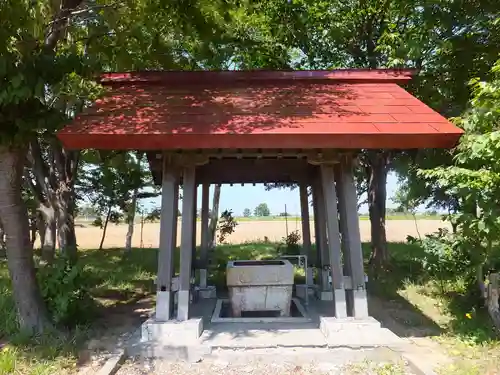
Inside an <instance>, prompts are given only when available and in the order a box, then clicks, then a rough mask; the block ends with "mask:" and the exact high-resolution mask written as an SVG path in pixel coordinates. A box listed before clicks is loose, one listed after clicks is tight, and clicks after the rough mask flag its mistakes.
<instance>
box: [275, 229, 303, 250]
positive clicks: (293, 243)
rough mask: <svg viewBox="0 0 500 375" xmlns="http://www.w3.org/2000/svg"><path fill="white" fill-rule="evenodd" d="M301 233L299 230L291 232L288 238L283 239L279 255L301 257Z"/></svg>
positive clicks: (279, 247)
mask: <svg viewBox="0 0 500 375" xmlns="http://www.w3.org/2000/svg"><path fill="white" fill-rule="evenodd" d="M299 242H300V233H299V231H298V230H294V231H293V232H290V233H289V234H288V236H286V237H283V239H282V240H281V243H280V245H279V246H278V253H281V254H284V255H299V254H300V244H299Z"/></svg>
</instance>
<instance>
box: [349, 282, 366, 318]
mask: <svg viewBox="0 0 500 375" xmlns="http://www.w3.org/2000/svg"><path fill="white" fill-rule="evenodd" d="M352 294H353V316H354V317H355V318H356V319H365V318H368V298H367V296H366V290H364V289H359V290H353V291H352Z"/></svg>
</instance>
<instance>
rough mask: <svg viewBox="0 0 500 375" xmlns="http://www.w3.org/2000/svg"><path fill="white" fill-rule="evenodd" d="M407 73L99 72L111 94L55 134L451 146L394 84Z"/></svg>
mask: <svg viewBox="0 0 500 375" xmlns="http://www.w3.org/2000/svg"><path fill="white" fill-rule="evenodd" d="M410 73H411V72H409V71H390V70H382V71H363V70H352V71H351V70H348V71H342V70H341V71H321V72H318V71H314V72H308V71H298V72H150V73H112V74H106V75H103V76H102V77H101V82H102V83H103V84H105V85H108V86H109V87H108V88H109V93H108V94H107V95H106V96H105V97H104V98H103V99H101V100H98V101H96V103H95V105H94V106H92V107H90V108H88V109H87V110H86V111H85V112H84V113H82V114H80V115H79V116H78V117H77V118H76V119H75V120H74V121H73V123H72V124H70V125H68V126H67V127H66V128H65V129H63V130H62V131H60V132H59V133H58V136H59V138H60V139H61V141H62V142H63V144H64V146H65V147H67V148H69V149H84V148H97V149H144V150H153V149H208V148H210V149H219V148H241V149H245V148H343V149H347V148H354V149H361V148H395V149H406V148H450V147H453V146H454V145H455V144H456V142H457V141H458V139H459V137H460V135H461V134H462V130H460V129H459V128H457V127H456V126H454V125H453V124H451V123H450V122H448V121H447V120H446V119H445V118H444V117H442V116H441V115H439V114H438V113H436V112H435V111H433V110H432V109H431V108H429V107H427V106H426V105H425V104H424V103H422V102H421V101H419V100H418V99H416V98H415V97H413V96H412V95H411V94H409V93H408V92H407V91H405V90H404V89H403V88H401V87H400V86H398V85H397V84H396V83H395V82H400V81H406V80H408V79H409V78H410ZM231 76H233V77H234V79H231ZM183 77H184V79H183Z"/></svg>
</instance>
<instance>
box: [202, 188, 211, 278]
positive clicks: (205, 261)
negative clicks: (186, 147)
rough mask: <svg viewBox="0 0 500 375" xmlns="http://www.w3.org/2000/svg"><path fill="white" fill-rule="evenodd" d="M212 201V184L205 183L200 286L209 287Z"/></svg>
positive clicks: (203, 190) (203, 189)
mask: <svg viewBox="0 0 500 375" xmlns="http://www.w3.org/2000/svg"><path fill="white" fill-rule="evenodd" d="M209 201H210V185H209V184H203V185H202V191H201V253H200V288H206V287H207V268H208V250H209V249H208V246H209V244H208V243H209V238H208V211H209V203H210V202H209Z"/></svg>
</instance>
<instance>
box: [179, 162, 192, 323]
mask: <svg viewBox="0 0 500 375" xmlns="http://www.w3.org/2000/svg"><path fill="white" fill-rule="evenodd" d="M195 173H196V167H195V166H194V165H189V166H186V167H184V169H183V198H182V229H181V250H180V258H181V259H180V274H179V292H178V293H179V296H178V308H177V319H178V320H180V321H184V320H188V319H189V300H190V287H191V266H192V257H193V232H194V228H193V224H195V221H194V220H193V215H194V213H195V211H194V208H195V207H196V204H195V198H196V181H195Z"/></svg>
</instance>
